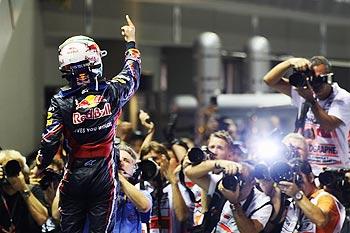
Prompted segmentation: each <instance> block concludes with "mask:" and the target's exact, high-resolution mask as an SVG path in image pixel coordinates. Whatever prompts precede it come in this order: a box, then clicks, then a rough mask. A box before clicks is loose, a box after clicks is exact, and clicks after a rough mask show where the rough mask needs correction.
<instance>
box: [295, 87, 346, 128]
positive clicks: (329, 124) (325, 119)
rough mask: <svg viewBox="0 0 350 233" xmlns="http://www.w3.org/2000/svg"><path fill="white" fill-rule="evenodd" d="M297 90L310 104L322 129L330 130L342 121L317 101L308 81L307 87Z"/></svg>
mask: <svg viewBox="0 0 350 233" xmlns="http://www.w3.org/2000/svg"><path fill="white" fill-rule="evenodd" d="M297 91H298V94H299V95H300V96H301V97H303V98H304V99H305V100H306V101H308V102H309V103H310V104H311V110H312V112H313V113H314V116H315V118H316V120H317V122H318V123H319V124H320V126H321V128H322V129H324V130H327V131H331V130H334V129H336V128H337V127H339V126H340V125H341V124H342V123H343V122H342V121H341V120H340V119H339V118H337V117H335V116H332V115H328V113H327V112H326V111H325V110H324V109H323V108H322V107H321V106H320V105H319V104H318V103H317V101H316V99H315V98H314V93H313V90H312V87H311V85H310V83H309V82H307V88H302V87H300V88H298V89H297Z"/></svg>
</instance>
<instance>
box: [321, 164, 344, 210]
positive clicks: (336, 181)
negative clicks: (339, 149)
mask: <svg viewBox="0 0 350 233" xmlns="http://www.w3.org/2000/svg"><path fill="white" fill-rule="evenodd" d="M347 172H349V170H345V169H336V170H331V169H328V170H325V171H323V172H321V173H320V174H319V175H318V179H319V181H320V184H321V185H322V186H324V188H325V190H326V191H327V192H330V193H331V194H333V195H334V196H336V197H337V198H338V200H339V201H340V202H341V203H342V204H343V205H344V206H345V207H346V208H350V183H349V180H348V178H347V177H346V173H347Z"/></svg>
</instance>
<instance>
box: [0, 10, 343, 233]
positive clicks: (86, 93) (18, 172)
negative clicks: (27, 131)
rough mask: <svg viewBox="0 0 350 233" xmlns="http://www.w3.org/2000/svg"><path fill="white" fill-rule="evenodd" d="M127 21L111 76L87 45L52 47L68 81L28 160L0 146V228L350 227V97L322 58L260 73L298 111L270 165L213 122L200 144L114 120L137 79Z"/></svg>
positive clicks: (77, 40) (320, 231)
mask: <svg viewBox="0 0 350 233" xmlns="http://www.w3.org/2000/svg"><path fill="white" fill-rule="evenodd" d="M126 21H127V24H126V25H125V26H123V27H122V28H121V33H122V35H123V37H124V39H125V41H126V52H125V63H124V66H123V69H122V71H121V72H120V73H119V74H118V75H116V76H115V77H113V78H112V79H110V80H107V79H105V78H104V77H103V75H102V60H101V58H102V57H103V56H104V55H105V54H106V53H105V52H104V51H103V50H100V48H99V46H98V45H97V44H96V43H95V41H94V40H93V39H91V38H89V37H85V36H74V37H71V38H69V39H67V40H66V41H65V42H64V43H63V44H62V45H60V47H59V63H60V71H61V72H62V75H63V77H64V78H66V79H67V81H68V82H69V85H68V86H67V87H64V88H62V89H60V91H59V92H58V94H56V95H55V96H53V98H52V99H51V105H50V108H49V109H48V114H47V124H46V127H45V130H44V132H43V134H42V140H41V147H40V149H39V150H36V151H35V152H33V153H32V154H31V155H30V156H27V157H25V156H23V155H21V154H20V153H19V152H18V151H15V150H8V149H2V150H0V197H1V199H0V232H5V233H14V232H17V233H38V232H52V233H55V232H67V233H68V232H93V233H97V232H115V233H124V232H130V233H141V232H145V233H146V232H147V233H158V232H159V233H187V232H203V233H211V232H235V233H236V232H240V233H254V232H264V233H277V232H283V233H295V232H303V233H332V232H333V233H340V232H342V233H345V232H349V231H350V229H349V225H348V220H347V216H348V214H347V213H346V210H347V208H349V207H350V205H349V202H350V200H349V198H348V196H346V195H347V193H348V191H349V190H350V189H348V187H349V182H348V178H347V177H348V170H347V169H349V158H350V157H349V144H348V135H349V126H350V111H349V109H350V94H349V93H348V92H347V91H345V90H344V89H342V88H341V87H339V86H338V84H337V83H336V82H334V80H333V79H332V78H333V74H332V73H331V65H330V64H329V62H328V60H327V59H326V58H324V57H322V56H315V57H313V58H311V59H310V60H308V59H305V58H291V59H288V60H286V61H283V62H281V63H280V64H278V65H276V66H275V67H273V68H272V69H271V70H270V71H269V72H268V73H267V74H266V75H265V77H264V78H263V80H264V81H265V82H266V84H267V85H269V86H271V87H272V88H274V89H276V90H277V91H279V92H281V93H284V94H286V95H288V96H290V97H291V98H292V103H293V105H295V106H296V107H297V108H298V119H297V124H296V130H295V132H291V133H289V134H287V135H286V136H285V137H284V138H280V139H279V143H278V144H276V145H275V147H276V148H278V149H279V150H278V153H279V154H278V158H273V159H271V158H270V159H268V158H267V159H266V160H261V159H257V157H256V155H255V154H254V151H251V150H249V147H247V141H244V139H243V138H242V137H239V135H238V134H239V133H238V132H237V126H236V125H235V123H234V121H233V120H232V119H228V118H224V117H222V118H220V119H219V120H218V121H217V122H216V123H215V124H210V127H208V128H207V129H206V131H205V135H204V138H205V139H206V140H205V142H203V145H194V144H193V142H192V140H191V139H188V138H186V139H185V138H178V137H176V132H173V131H171V132H167V135H166V139H167V142H166V143H162V142H160V141H157V140H156V138H155V129H156V127H155V123H154V122H153V121H152V119H151V116H150V115H149V114H148V113H147V112H146V111H142V110H140V113H139V121H140V124H141V126H142V127H143V129H142V130H143V132H145V135H142V134H138V133H136V132H135V131H134V130H133V129H132V127H131V124H130V123H128V122H126V121H122V122H121V121H118V118H119V116H120V114H121V110H122V107H123V106H124V104H125V103H127V102H128V100H129V99H130V98H131V97H132V96H133V94H134V93H135V92H136V90H137V88H138V86H139V80H140V74H141V60H140V52H139V50H138V49H137V48H136V43H135V26H134V24H133V23H132V21H131V20H130V18H129V17H128V16H126ZM290 69H292V71H293V74H292V75H291V76H290V77H283V76H284V75H285V74H286V73H287V71H288V70H290ZM208 120H210V121H211V122H215V119H214V121H213V119H208ZM117 122H118V125H117ZM172 130H174V128H172ZM247 148H248V149H247ZM271 149H272V148H271ZM267 153H268V152H267ZM267 157H268V156H267Z"/></svg>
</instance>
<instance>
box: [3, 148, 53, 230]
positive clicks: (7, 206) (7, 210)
mask: <svg viewBox="0 0 350 233" xmlns="http://www.w3.org/2000/svg"><path fill="white" fill-rule="evenodd" d="M0 182H1V184H0V231H1V232H11V233H14V232H16V233H39V232H41V225H42V224H44V223H45V222H46V220H47V219H48V217H49V216H48V211H47V209H46V208H45V206H44V205H43V204H41V202H40V201H39V200H38V199H37V197H36V196H35V195H34V194H33V193H32V191H31V187H30V186H29V185H28V184H29V168H28V167H27V165H26V163H25V158H24V157H23V156H22V155H21V154H20V153H19V152H17V151H14V150H2V151H0Z"/></svg>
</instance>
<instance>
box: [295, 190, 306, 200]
mask: <svg viewBox="0 0 350 233" xmlns="http://www.w3.org/2000/svg"><path fill="white" fill-rule="evenodd" d="M303 196H304V193H303V192H302V191H298V192H297V193H296V194H295V195H294V197H293V199H294V200H295V201H300V200H301V199H303Z"/></svg>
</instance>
